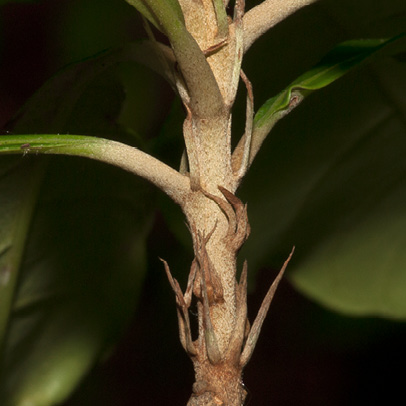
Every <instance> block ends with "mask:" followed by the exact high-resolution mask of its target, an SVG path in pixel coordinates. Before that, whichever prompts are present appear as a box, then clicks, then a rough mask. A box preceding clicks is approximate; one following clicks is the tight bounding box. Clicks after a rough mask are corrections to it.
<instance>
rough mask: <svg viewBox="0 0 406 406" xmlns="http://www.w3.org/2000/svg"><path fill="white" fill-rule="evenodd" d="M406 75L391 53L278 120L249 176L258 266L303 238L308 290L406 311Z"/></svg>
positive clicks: (349, 307)
mask: <svg viewBox="0 0 406 406" xmlns="http://www.w3.org/2000/svg"><path fill="white" fill-rule="evenodd" d="M405 84H406V66H405V65H404V64H402V63H399V62H396V61H395V60H393V59H392V60H389V59H386V60H382V61H381V62H379V63H376V64H375V65H374V68H373V69H372V68H371V70H370V71H369V72H367V73H365V72H362V73H361V72H357V73H355V74H354V75H351V76H348V77H347V78H345V79H343V80H342V81H340V85H339V86H338V85H333V86H332V87H331V88H329V89H327V90H326V91H325V92H323V93H319V94H317V95H314V97H313V98H312V99H311V100H309V101H308V103H305V104H304V105H303V106H302V108H301V109H299V110H297V111H296V113H295V120H284V121H283V123H282V125H281V126H278V127H277V128H275V130H274V133H273V136H272V139H270V140H269V143H266V144H264V147H263V151H262V152H261V154H262V156H263V157H266V158H265V159H262V160H261V159H260V160H258V162H257V163H256V165H254V166H253V167H252V169H251V173H249V174H248V179H247V180H246V182H245V183H244V189H245V190H243V194H244V196H245V199H246V200H248V202H249V215H250V222H251V226H252V230H253V232H252V241H251V242H250V241H249V242H248V247H247V248H246V251H245V255H246V256H247V257H248V260H249V262H250V263H251V267H253V268H257V267H258V266H260V265H265V264H266V263H267V264H273V265H274V266H278V264H279V263H281V261H282V262H283V259H284V258H285V257H286V256H287V254H288V253H289V250H290V249H291V247H292V246H293V245H295V246H296V251H295V255H294V257H293V258H292V263H291V268H290V270H289V271H288V273H287V275H288V277H289V278H290V280H291V281H292V282H293V283H294V285H295V286H296V287H297V288H298V289H299V290H300V291H301V292H303V293H305V294H306V295H308V296H309V297H311V298H312V299H314V300H316V301H317V302H319V303H321V304H323V305H325V306H327V307H329V308H331V309H334V310H337V311H340V312H344V313H346V314H350V315H357V316H361V315H362V316H381V317H388V318H395V319H402V320H404V319H406V300H405V299H406V296H405V295H404V292H405V290H406V279H405V272H404V269H405V267H406V256H405V253H404V249H403V246H404V245H405V244H406V233H405V232H404V230H405V227H406V211H405V207H406V182H405V180H406V160H405V156H406V138H405V133H406V128H405V124H404V123H405V117H406V105H405V98H404V94H405V92H406V87H405ZM264 174H266V175H267V176H266V177H265V179H264ZM255 179H258V180H260V183H259V182H258V181H255ZM250 182H252V183H251V184H250ZM264 213H266V215H265V214H264ZM264 215H265V216H266V221H264ZM254 243H255V244H254ZM243 255H244V254H243Z"/></svg>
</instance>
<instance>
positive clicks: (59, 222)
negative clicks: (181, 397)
mask: <svg viewBox="0 0 406 406" xmlns="http://www.w3.org/2000/svg"><path fill="white" fill-rule="evenodd" d="M25 159H26V158H25ZM50 168H52V171H51V172H50V173H48V175H47V177H46V179H45V180H44V183H43V189H42V190H43V193H42V195H41V200H40V203H39V206H38V210H37V213H36V216H35V218H34V222H33V225H32V231H31V233H30V235H29V240H28V241H29V242H28V246H27V249H26V255H25V259H24V264H23V268H22V275H21V277H20V281H19V289H18V292H17V296H16V300H15V305H14V311H13V316H12V321H11V323H10V326H9V331H8V336H7V342H6V346H5V351H4V354H5V355H4V361H3V363H2V377H1V379H0V381H1V385H0V388H1V391H0V393H1V396H0V399H1V401H0V402H1V404H2V405H10V406H11V405H13V406H14V405H16V406H18V405H25V404H34V405H53V404H56V403H59V402H61V401H62V400H64V399H65V398H66V396H68V395H69V394H70V393H71V392H72V390H73V389H75V388H76V386H77V384H78V383H79V382H80V381H81V379H82V378H83V376H84V375H85V374H86V373H87V372H88V371H89V369H90V368H91V367H92V366H93V365H94V364H95V362H96V361H97V359H98V358H99V357H100V355H101V354H102V352H103V351H104V350H106V349H107V348H108V347H109V346H111V345H113V344H114V343H115V341H116V340H117V338H119V336H120V333H121V332H122V331H123V328H124V326H125V325H126V323H127V322H128V319H129V317H130V316H131V315H132V313H133V311H134V308H135V305H136V302H137V297H138V292H139V288H140V286H141V282H142V279H143V275H144V272H145V246H144V244H145V235H146V232H147V231H148V228H149V227H148V226H149V223H150V222H149V216H148V214H147V213H148V210H147V208H146V206H145V203H146V200H145V199H146V197H147V196H149V199H150V198H151V195H150V192H149V188H148V187H147V185H145V184H143V183H140V182H137V181H136V179H134V177H133V176H131V175H129V174H126V173H124V172H122V171H119V170H116V169H113V168H111V167H108V166H101V165H95V164H94V163H92V162H91V161H84V162H82V161H78V160H76V161H75V160H72V159H71V158H70V159H69V158H65V159H58V160H54V162H53V163H52V165H50ZM61 174H63V182H61ZM100 180H102V181H100ZM141 197H142V198H141ZM30 402H31V403H30Z"/></svg>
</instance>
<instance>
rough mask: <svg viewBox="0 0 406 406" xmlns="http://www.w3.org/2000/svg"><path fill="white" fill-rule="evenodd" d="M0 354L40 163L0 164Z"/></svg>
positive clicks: (9, 162) (6, 159)
mask: <svg viewBox="0 0 406 406" xmlns="http://www.w3.org/2000/svg"><path fill="white" fill-rule="evenodd" d="M0 164H1V166H0V168H1V173H0V208H1V214H2V215H1V217H0V350H1V348H2V343H3V340H4V337H5V335H6V331H7V327H8V322H9V318H10V314H11V309H12V304H13V299H14V291H15V289H16V284H17V281H18V274H19V273H18V271H19V268H20V265H21V258H22V254H23V250H24V246H25V242H26V236H27V233H28V229H29V225H30V220H31V216H32V212H33V209H34V206H35V203H36V198H37V194H38V187H39V180H40V178H41V175H42V172H43V171H42V166H43V165H42V162H37V163H33V162H32V161H27V160H26V162H25V164H24V165H20V164H19V163H18V162H17V161H16V160H15V159H10V158H3V161H2V162H1V163H0Z"/></svg>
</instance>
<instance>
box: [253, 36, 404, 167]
mask: <svg viewBox="0 0 406 406" xmlns="http://www.w3.org/2000/svg"><path fill="white" fill-rule="evenodd" d="M404 39H405V35H404V34H401V35H399V36H396V37H394V38H391V39H386V40H383V39H369V40H352V41H346V42H343V43H341V44H339V45H338V46H337V47H335V48H334V49H333V50H332V51H330V52H329V53H328V54H327V55H326V56H325V57H324V58H323V59H322V60H321V61H320V62H319V63H318V64H317V65H316V66H315V67H314V68H312V69H311V70H310V71H308V72H306V73H305V74H303V75H301V76H299V77H298V78H297V79H296V80H294V81H293V82H292V83H291V84H290V85H289V86H288V87H287V88H286V89H284V90H283V91H282V92H280V93H279V94H278V95H276V96H274V97H272V98H271V99H269V100H267V101H266V102H265V103H264V104H263V105H262V106H261V108H260V109H259V110H258V112H257V113H256V115H255V117H254V126H253V135H252V137H253V140H252V144H253V146H252V150H251V154H250V156H251V157H250V161H251V162H252V160H253V159H254V157H255V155H256V154H257V152H258V150H259V149H260V147H261V145H262V143H263V141H264V140H265V138H266V136H267V135H268V134H269V132H270V131H271V129H272V128H273V126H274V125H275V124H276V123H277V122H278V121H279V120H280V119H281V118H283V117H285V116H286V115H287V114H289V113H290V112H291V111H292V110H293V109H294V108H295V107H296V106H298V105H299V104H300V103H301V102H302V101H303V99H304V98H306V97H307V96H308V95H310V94H311V93H313V92H314V91H316V90H319V89H322V88H324V87H326V86H328V85H330V84H331V83H333V82H334V81H336V80H337V79H339V78H341V77H342V76H343V75H345V74H346V73H348V72H349V71H351V70H352V69H354V68H355V67H357V66H359V65H360V64H361V63H363V62H365V60H367V59H368V58H370V57H371V56H373V55H374V54H376V53H377V52H378V51H380V50H382V49H383V48H386V47H387V46H388V45H390V44H392V43H394V42H396V41H400V40H403V41H404Z"/></svg>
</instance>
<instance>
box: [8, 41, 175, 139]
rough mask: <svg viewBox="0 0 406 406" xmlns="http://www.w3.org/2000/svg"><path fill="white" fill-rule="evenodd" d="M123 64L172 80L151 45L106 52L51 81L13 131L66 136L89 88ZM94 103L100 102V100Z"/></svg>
mask: <svg viewBox="0 0 406 406" xmlns="http://www.w3.org/2000/svg"><path fill="white" fill-rule="evenodd" d="M164 51H165V49H163V52H164ZM164 55H166V56H167V60H168V61H169V58H170V54H169V53H168V52H166V53H165V52H164ZM121 62H137V63H139V62H142V63H143V64H145V65H146V66H148V67H150V68H151V69H153V70H155V71H157V72H159V73H161V74H162V75H163V76H165V77H166V78H167V79H168V80H170V78H169V77H170V75H169V72H167V71H165V70H164V69H165V68H164V67H162V65H161V63H160V60H159V57H158V56H157V55H156V52H155V49H154V48H153V46H152V44H151V43H150V42H149V41H137V42H134V43H130V44H127V45H125V46H123V47H122V48H119V49H113V50H108V51H104V52H101V53H99V54H97V55H95V56H93V57H90V58H87V59H85V60H83V61H79V62H76V63H73V64H70V65H68V66H67V67H65V68H64V69H63V70H62V71H60V72H59V73H58V74H56V75H55V76H54V77H52V78H51V79H49V80H48V81H47V82H46V83H45V84H44V85H43V86H42V87H41V88H40V89H39V90H38V91H37V92H36V93H35V94H34V96H33V97H31V98H30V99H29V100H28V101H27V103H26V104H25V105H24V106H23V108H22V109H21V111H20V112H19V114H18V116H17V117H16V119H15V120H16V124H15V125H14V126H13V131H14V132H15V133H22V132H25V133H30V132H33V131H36V132H39V133H41V132H43V133H48V134H50V133H58V132H59V133H63V132H65V131H66V123H67V122H68V121H69V120H70V117H71V115H72V112H73V110H74V109H75V106H76V104H77V103H78V101H79V99H80V97H81V96H82V95H83V93H84V92H85V90H86V89H87V87H88V86H89V84H90V83H92V82H94V81H95V79H96V78H97V77H98V76H99V75H101V74H103V73H104V72H106V71H107V70H108V69H111V68H114V67H115V66H117V65H118V64H119V63H121ZM94 101H95V102H100V100H99V98H95V99H94ZM89 106H90V105H88V107H89ZM70 122H72V120H70Z"/></svg>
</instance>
